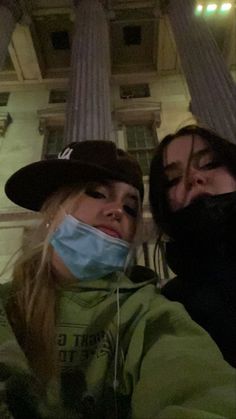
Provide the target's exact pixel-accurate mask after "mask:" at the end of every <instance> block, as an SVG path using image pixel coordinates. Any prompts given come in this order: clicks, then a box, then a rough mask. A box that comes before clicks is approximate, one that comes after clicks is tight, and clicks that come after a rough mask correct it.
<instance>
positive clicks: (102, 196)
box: [85, 190, 106, 199]
mask: <svg viewBox="0 0 236 419" xmlns="http://www.w3.org/2000/svg"><path fill="white" fill-rule="evenodd" d="M85 193H86V195H88V196H91V197H92V198H95V199H105V198H106V195H105V194H103V193H102V192H99V191H94V190H86V191H85Z"/></svg>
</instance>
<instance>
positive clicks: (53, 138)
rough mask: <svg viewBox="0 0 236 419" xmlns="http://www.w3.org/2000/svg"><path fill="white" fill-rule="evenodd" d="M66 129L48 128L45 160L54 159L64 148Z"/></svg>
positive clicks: (45, 142)
mask: <svg viewBox="0 0 236 419" xmlns="http://www.w3.org/2000/svg"><path fill="white" fill-rule="evenodd" d="M63 137H64V127H63V126H61V125H59V126H56V125H55V126H48V127H47V128H46V133H45V140H44V149H43V156H42V158H43V159H47V160H50V159H54V158H56V157H57V155H58V153H59V152H60V151H61V149H62V148H63Z"/></svg>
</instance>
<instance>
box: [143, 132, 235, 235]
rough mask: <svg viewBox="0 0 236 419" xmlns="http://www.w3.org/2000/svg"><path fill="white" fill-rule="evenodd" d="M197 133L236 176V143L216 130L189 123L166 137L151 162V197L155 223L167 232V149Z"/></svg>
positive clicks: (168, 212) (168, 211)
mask: <svg viewBox="0 0 236 419" xmlns="http://www.w3.org/2000/svg"><path fill="white" fill-rule="evenodd" d="M195 135H198V136H200V137H201V138H202V139H203V140H205V141H206V143H207V144H208V145H209V147H210V148H211V149H212V150H213V151H214V152H215V153H216V155H217V156H218V157H219V158H220V161H221V162H222V164H223V165H224V166H225V167H227V169H228V171H229V172H230V173H231V174H232V175H233V176H234V177H235V178H236V145H235V144H232V143H230V142H229V141H227V140H226V139H224V138H222V137H220V136H219V135H217V134H216V133H215V132H213V131H211V130H209V129H207V128H203V127H199V126H197V125H187V126H185V127H183V128H181V129H180V130H178V131H177V132H176V133H174V134H169V135H167V136H166V137H164V138H163V140H162V141H161V143H160V144H159V146H158V147H157V149H156V152H155V155H154V157H153V160H152V162H151V168H150V191H149V199H150V205H151V211H152V214H153V218H154V221H155V223H156V224H157V226H158V227H159V228H160V230H161V231H162V232H164V233H167V234H168V216H169V214H170V212H171V211H170V208H169V203H168V199H167V189H166V180H167V179H166V176H165V173H164V153H165V149H166V147H167V146H168V145H169V144H170V143H171V142H172V141H173V140H174V139H176V138H178V137H180V136H191V138H194V136H195Z"/></svg>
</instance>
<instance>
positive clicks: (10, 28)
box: [0, 0, 22, 70]
mask: <svg viewBox="0 0 236 419" xmlns="http://www.w3.org/2000/svg"><path fill="white" fill-rule="evenodd" d="M21 15H22V11H21V8H20V6H19V1H17V0H0V70H2V68H3V66H4V63H5V59H6V56H7V51H8V45H9V43H10V40H11V37H12V34H13V32H14V29H15V26H16V23H17V22H18V21H19V20H20V18H21Z"/></svg>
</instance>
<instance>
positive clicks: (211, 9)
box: [206, 3, 217, 12]
mask: <svg viewBox="0 0 236 419" xmlns="http://www.w3.org/2000/svg"><path fill="white" fill-rule="evenodd" d="M216 9H217V4H215V3H211V4H208V5H207V7H206V10H207V12H215V10H216Z"/></svg>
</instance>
